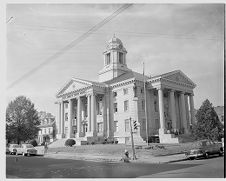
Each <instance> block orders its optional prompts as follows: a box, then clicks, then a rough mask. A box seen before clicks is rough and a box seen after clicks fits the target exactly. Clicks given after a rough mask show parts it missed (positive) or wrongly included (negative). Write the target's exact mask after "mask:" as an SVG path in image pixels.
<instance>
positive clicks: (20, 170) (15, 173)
mask: <svg viewBox="0 0 226 181" xmlns="http://www.w3.org/2000/svg"><path fill="white" fill-rule="evenodd" d="M214 159H216V158H214ZM221 159H223V157H221ZM208 160H211V159H208ZM202 164H203V163H202V162H195V161H191V162H188V163H186V162H184V163H183V162H180V163H170V164H167V163H166V164H144V163H104V162H90V161H82V160H67V159H51V158H45V157H40V156H34V157H22V156H14V155H7V157H6V177H7V178H136V177H145V176H147V177H151V176H150V175H152V176H153V174H155V175H156V174H158V173H161V172H163V173H166V172H168V171H176V170H179V169H189V168H192V167H193V168H195V167H197V166H200V165H202ZM205 164H207V163H205ZM156 177H158V176H156Z"/></svg>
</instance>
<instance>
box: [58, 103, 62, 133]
mask: <svg viewBox="0 0 226 181" xmlns="http://www.w3.org/2000/svg"><path fill="white" fill-rule="evenodd" d="M58 105H59V117H58V125H57V127H58V130H57V133H58V134H61V109H62V105H61V102H59V103H58Z"/></svg>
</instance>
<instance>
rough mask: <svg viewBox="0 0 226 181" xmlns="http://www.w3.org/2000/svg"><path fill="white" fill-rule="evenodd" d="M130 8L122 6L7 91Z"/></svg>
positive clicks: (29, 72)
mask: <svg viewBox="0 0 226 181" xmlns="http://www.w3.org/2000/svg"><path fill="white" fill-rule="evenodd" d="M130 6H132V4H124V5H123V6H121V7H120V8H119V9H117V10H116V11H115V12H113V13H112V14H111V15H110V16H108V17H106V18H105V19H103V20H102V21H101V22H99V23H97V24H96V25H95V26H93V27H92V28H90V29H89V30H88V31H87V32H85V33H83V34H82V35H81V36H79V37H78V38H76V39H75V40H73V41H71V42H70V43H69V44H67V45H66V46H65V47H63V48H62V49H61V50H59V51H58V52H56V53H55V54H53V55H52V56H50V57H49V58H47V59H46V60H45V61H43V62H42V63H41V64H39V65H38V66H36V67H34V68H33V69H31V70H30V71H28V72H27V73H25V74H24V75H22V76H21V77H19V78H18V79H17V80H15V81H14V82H12V83H11V84H10V85H9V86H8V87H7V89H10V88H12V87H13V86H14V85H16V84H18V83H19V82H21V81H22V80H23V79H25V78H27V77H29V76H30V75H31V74H34V73H35V72H36V71H38V70H39V69H40V68H42V67H43V66H45V65H46V64H48V63H49V62H51V61H52V60H55V59H56V58H58V57H59V56H61V55H62V54H64V53H65V52H66V51H67V50H69V49H71V48H73V47H74V46H76V45H77V44H79V43H80V42H81V41H83V40H84V39H86V38H87V37H88V36H90V35H91V34H92V33H93V32H95V31H97V30H98V29H100V28H101V27H102V26H104V25H105V24H107V23H108V22H109V21H111V20H112V19H113V18H115V17H116V16H117V15H119V14H120V13H122V12H123V11H124V10H126V9H127V8H129V7H130Z"/></svg>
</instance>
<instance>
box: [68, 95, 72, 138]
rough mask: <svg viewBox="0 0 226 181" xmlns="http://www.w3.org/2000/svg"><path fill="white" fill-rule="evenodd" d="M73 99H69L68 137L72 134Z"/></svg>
mask: <svg viewBox="0 0 226 181" xmlns="http://www.w3.org/2000/svg"><path fill="white" fill-rule="evenodd" d="M72 117H73V116H72V99H69V104H68V138H71V135H72Z"/></svg>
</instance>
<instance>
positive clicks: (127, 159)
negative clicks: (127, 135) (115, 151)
mask: <svg viewBox="0 0 226 181" xmlns="http://www.w3.org/2000/svg"><path fill="white" fill-rule="evenodd" d="M121 160H122V161H124V162H126V163H129V152H128V151H127V150H125V152H124V156H123V157H122V159H121Z"/></svg>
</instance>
